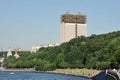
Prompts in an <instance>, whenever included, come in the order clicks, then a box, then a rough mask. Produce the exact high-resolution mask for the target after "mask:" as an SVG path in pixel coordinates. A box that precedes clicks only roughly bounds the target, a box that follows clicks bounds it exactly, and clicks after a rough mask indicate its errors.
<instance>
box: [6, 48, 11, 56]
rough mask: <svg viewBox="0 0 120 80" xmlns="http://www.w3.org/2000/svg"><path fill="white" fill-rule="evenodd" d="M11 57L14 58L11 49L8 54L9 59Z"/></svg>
mask: <svg viewBox="0 0 120 80" xmlns="http://www.w3.org/2000/svg"><path fill="white" fill-rule="evenodd" d="M9 56H12V52H11V50H10V49H9V50H8V53H7V57H9Z"/></svg>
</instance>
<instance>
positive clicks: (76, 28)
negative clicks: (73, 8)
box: [61, 14, 87, 43]
mask: <svg viewBox="0 0 120 80" xmlns="http://www.w3.org/2000/svg"><path fill="white" fill-rule="evenodd" d="M61 33H62V34H61V35H62V36H61V43H63V42H68V41H69V40H71V39H73V38H76V37H78V36H87V25H86V16H85V15H81V14H78V15H74V14H63V15H62V16H61Z"/></svg>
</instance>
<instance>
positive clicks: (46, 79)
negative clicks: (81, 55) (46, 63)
mask: <svg viewBox="0 0 120 80" xmlns="http://www.w3.org/2000/svg"><path fill="white" fill-rule="evenodd" d="M0 80H91V79H86V78H82V77H77V76H70V75H62V74H50V73H36V72H14V73H11V72H2V71H1V72H0Z"/></svg>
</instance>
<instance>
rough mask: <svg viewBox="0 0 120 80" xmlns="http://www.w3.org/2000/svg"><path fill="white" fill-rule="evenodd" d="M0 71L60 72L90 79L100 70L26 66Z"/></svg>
mask: <svg viewBox="0 0 120 80" xmlns="http://www.w3.org/2000/svg"><path fill="white" fill-rule="evenodd" d="M0 71H9V72H35V73H49V74H61V75H69V76H76V77H83V78H87V79H90V78H91V77H93V76H95V75H97V74H98V73H100V72H101V71H98V70H93V69H92V70H90V69H56V70H54V71H36V70H35V69H32V68H31V69H27V68H26V69H4V70H0ZM95 71H96V72H95ZM90 73H91V74H90Z"/></svg>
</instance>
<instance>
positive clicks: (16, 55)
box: [14, 51, 20, 59]
mask: <svg viewBox="0 0 120 80" xmlns="http://www.w3.org/2000/svg"><path fill="white" fill-rule="evenodd" d="M14 56H15V58H16V59H18V58H20V56H19V55H18V54H17V51H15V54H14Z"/></svg>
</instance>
